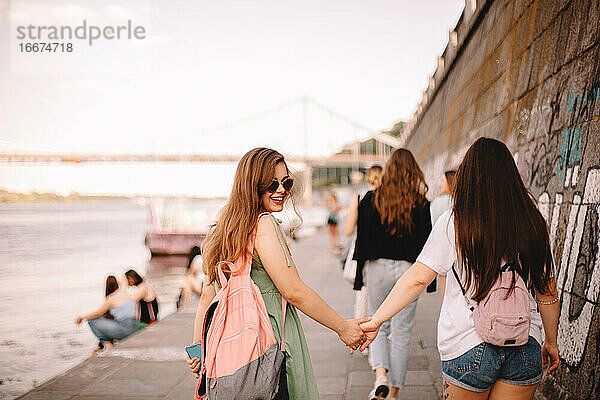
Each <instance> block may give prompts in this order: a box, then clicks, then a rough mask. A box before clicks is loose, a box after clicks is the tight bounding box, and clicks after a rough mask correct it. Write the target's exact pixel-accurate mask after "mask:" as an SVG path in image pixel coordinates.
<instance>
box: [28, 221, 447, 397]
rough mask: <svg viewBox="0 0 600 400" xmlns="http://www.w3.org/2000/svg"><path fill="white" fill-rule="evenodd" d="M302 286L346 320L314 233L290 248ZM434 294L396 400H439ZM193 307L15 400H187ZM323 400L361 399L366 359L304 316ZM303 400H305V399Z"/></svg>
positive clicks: (369, 378)
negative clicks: (305, 286) (350, 351)
mask: <svg viewBox="0 0 600 400" xmlns="http://www.w3.org/2000/svg"><path fill="white" fill-rule="evenodd" d="M292 253H293V254H294V258H295V261H296V264H297V265H298V266H299V269H300V273H301V275H302V277H303V279H304V280H305V282H306V283H307V284H308V285H309V286H311V287H312V288H314V289H315V290H316V291H317V293H319V294H320V295H321V296H322V297H323V298H324V299H325V301H327V302H328V303H329V304H330V305H331V306H332V307H333V308H334V309H335V310H336V311H338V312H339V313H340V314H341V315H342V316H344V317H346V318H350V317H352V308H353V303H352V302H353V293H352V290H351V286H350V285H349V284H348V283H347V282H345V281H344V280H343V279H342V277H341V271H340V264H339V262H338V261H337V259H336V258H335V257H334V256H332V255H331V254H330V252H329V250H328V245H327V237H326V234H325V233H324V232H319V233H317V234H315V235H314V236H312V237H309V238H305V239H303V240H301V241H299V242H298V243H294V244H292ZM440 303H441V298H440V294H439V293H435V294H426V293H424V294H423V295H421V298H420V299H419V303H418V306H417V317H416V322H415V328H414V332H413V339H412V343H411V349H410V360H409V368H408V373H407V377H406V386H405V387H404V388H403V389H402V391H401V393H400V394H401V397H400V398H406V399H414V400H420V399H423V400H431V399H439V398H440V395H441V378H440V361H439V355H438V352H437V350H436V346H435V343H436V342H435V339H436V321H437V318H438V314H439V308H440ZM194 315H195V309H194V308H188V309H186V310H182V311H179V312H178V313H176V314H173V315H171V316H169V317H167V318H165V319H164V320H163V321H160V322H159V323H157V324H156V325H153V326H150V327H148V328H146V329H145V330H143V331H140V332H139V333H137V334H135V335H134V336H132V337H130V338H128V339H127V340H124V341H122V342H121V343H118V345H117V346H115V347H114V348H112V349H110V350H107V351H105V352H104V353H103V354H101V355H99V356H97V357H95V358H93V359H90V360H87V361H85V362H83V363H81V364H79V365H78V366H76V367H74V368H72V369H70V370H69V371H67V372H65V373H64V374H62V375H60V376H57V377H55V378H53V379H50V380H49V381H48V382H46V383H44V384H42V385H40V386H39V387H36V388H35V389H34V390H32V391H30V392H28V393H26V394H25V395H23V396H21V397H19V399H20V400H46V399H51V400H116V399H124V400H136V399H140V400H141V399H144V400H150V399H156V400H158V399H161V400H167V399H168V400H179V399H192V398H193V397H192V395H193V389H194V386H195V378H194V377H193V375H192V374H191V373H190V372H189V369H188V367H187V364H186V363H185V361H184V360H185V353H184V350H183V347H184V346H185V345H186V344H188V343H189V342H190V340H191V338H192V330H193V320H194ZM303 325H304V329H305V333H306V336H307V340H308V345H309V348H310V353H311V357H312V362H313V367H314V370H315V375H316V376H317V383H318V386H319V392H320V394H321V399H322V400H365V399H366V398H367V395H368V393H369V391H370V389H371V387H372V386H371V385H372V382H373V379H374V375H373V373H372V372H371V369H370V367H369V364H368V362H367V357H365V356H364V355H362V354H354V355H350V354H349V353H348V351H347V350H346V348H345V347H344V346H343V344H342V343H341V342H340V340H339V339H338V337H337V335H336V334H335V333H333V332H331V331H330V330H328V329H327V328H324V327H322V326H321V325H319V324H317V323H316V322H314V321H312V320H310V319H308V318H306V317H304V316H303ZM307 400H310V399H307Z"/></svg>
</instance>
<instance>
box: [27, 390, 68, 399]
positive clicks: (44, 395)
mask: <svg viewBox="0 0 600 400" xmlns="http://www.w3.org/2000/svg"><path fill="white" fill-rule="evenodd" d="M76 394H77V393H76V392H61V391H47V392H46V391H34V392H29V393H27V394H25V395H24V396H22V397H19V400H68V399H71V398H73V396H74V395H76Z"/></svg>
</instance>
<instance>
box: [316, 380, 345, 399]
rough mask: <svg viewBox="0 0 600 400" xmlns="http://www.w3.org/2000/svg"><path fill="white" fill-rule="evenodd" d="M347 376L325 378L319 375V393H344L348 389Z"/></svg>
mask: <svg viewBox="0 0 600 400" xmlns="http://www.w3.org/2000/svg"><path fill="white" fill-rule="evenodd" d="M346 379H347V378H346V376H343V377H336V378H325V377H319V376H317V386H318V387H319V394H324V395H329V394H333V395H343V394H344V392H345V391H346Z"/></svg>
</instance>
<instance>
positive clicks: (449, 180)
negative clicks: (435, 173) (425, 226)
mask: <svg viewBox="0 0 600 400" xmlns="http://www.w3.org/2000/svg"><path fill="white" fill-rule="evenodd" d="M455 181H456V171H455V170H449V171H446V172H444V174H443V175H442V178H441V179H440V195H439V196H438V197H436V198H435V199H434V200H433V201H432V202H431V225H432V226H433V225H435V222H436V221H437V219H438V218H439V217H440V215H442V214H443V213H445V212H446V211H448V210H449V209H451V208H452V191H453V190H454V183H455Z"/></svg>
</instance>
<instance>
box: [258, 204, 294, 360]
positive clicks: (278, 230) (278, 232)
mask: <svg viewBox="0 0 600 400" xmlns="http://www.w3.org/2000/svg"><path fill="white" fill-rule="evenodd" d="M263 215H268V216H269V217H270V218H271V222H272V223H273V226H274V228H275V234H276V235H277V239H279V244H280V245H281V248H282V250H283V254H285V261H286V262H287V266H288V267H291V266H292V259H291V253H290V248H289V246H288V244H287V242H286V241H285V236H284V234H283V231H282V230H281V226H279V222H278V221H277V219H275V217H274V216H273V214H271V213H267V212H265V213H262V214H260V215H259V216H258V218H260V217H262V216H263ZM280 295H281V294H280ZM287 304H288V301H287V300H286V299H285V297H283V296H281V318H282V321H281V351H283V352H285V338H284V336H285V335H284V333H285V315H286V311H287Z"/></svg>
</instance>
